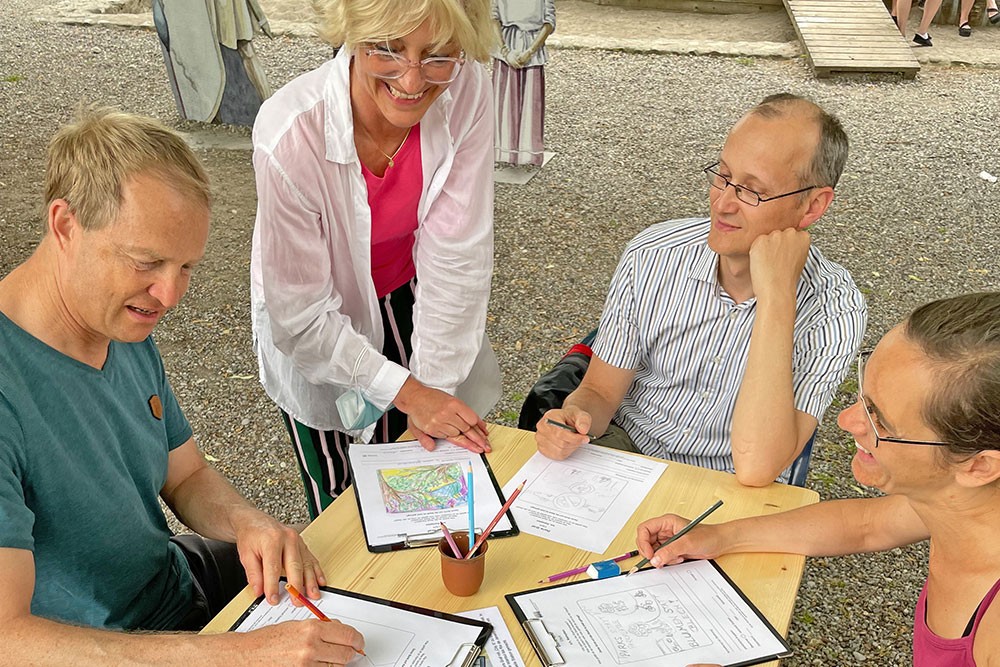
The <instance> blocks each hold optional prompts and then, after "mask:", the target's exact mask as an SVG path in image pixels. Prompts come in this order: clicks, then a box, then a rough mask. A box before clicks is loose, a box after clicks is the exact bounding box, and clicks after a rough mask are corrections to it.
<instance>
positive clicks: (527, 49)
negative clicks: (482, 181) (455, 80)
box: [493, 0, 556, 166]
mask: <svg viewBox="0 0 1000 667" xmlns="http://www.w3.org/2000/svg"><path fill="white" fill-rule="evenodd" d="M493 19H494V20H495V21H496V22H497V24H498V25H499V27H500V39H501V45H500V53H499V54H498V56H497V58H496V60H494V61H493V97H494V102H493V103H494V105H495V109H496V131H495V142H494V145H495V147H496V148H495V156H496V161H497V162H504V163H507V164H515V165H522V164H523V165H537V166H541V164H542V135H543V126H544V118H545V73H544V69H545V63H546V62H547V61H548V54H547V53H546V51H545V40H546V38H548V36H549V35H551V34H552V32H553V31H554V30H555V29H556V4H555V0H493Z"/></svg>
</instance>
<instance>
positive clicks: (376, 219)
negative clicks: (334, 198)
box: [361, 124, 424, 298]
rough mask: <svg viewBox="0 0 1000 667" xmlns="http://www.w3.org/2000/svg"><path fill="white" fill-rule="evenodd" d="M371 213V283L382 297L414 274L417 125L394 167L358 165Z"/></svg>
mask: <svg viewBox="0 0 1000 667" xmlns="http://www.w3.org/2000/svg"><path fill="white" fill-rule="evenodd" d="M361 173H362V174H363V175H364V177H365V184H366V185H367V186H368V207H369V208H370V209H371V213H372V245H371V252H372V282H374V283H375V293H376V294H377V295H378V296H379V298H382V297H383V296H385V295H386V294H389V293H390V292H392V291H393V290H395V289H396V288H398V287H402V286H403V285H405V284H406V283H407V282H409V281H410V279H412V278H413V277H414V276H416V275H417V270H416V267H414V265H413V243H414V236H413V233H414V232H415V231H416V230H417V206H418V205H419V204H420V195H421V193H422V192H423V184H424V172H423V166H422V165H421V157H420V125H419V124H417V125H414V126H413V128H412V129H411V130H410V134H409V135H407V137H406V139H405V140H404V141H403V145H402V146H401V147H400V148H399V150H398V151H397V152H396V155H395V156H394V157H393V166H391V167H389V168H387V169H386V170H385V174H384V175H383V176H381V177H379V176H376V175H375V174H373V173H372V172H371V171H369V170H368V168H367V167H366V166H364V165H363V164H362V165H361Z"/></svg>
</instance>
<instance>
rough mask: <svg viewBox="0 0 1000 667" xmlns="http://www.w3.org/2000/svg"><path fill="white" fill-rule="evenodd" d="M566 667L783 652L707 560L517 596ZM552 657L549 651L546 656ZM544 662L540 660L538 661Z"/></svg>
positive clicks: (750, 657)
mask: <svg viewBox="0 0 1000 667" xmlns="http://www.w3.org/2000/svg"><path fill="white" fill-rule="evenodd" d="M516 600H517V603H518V605H519V606H520V608H521V611H522V612H523V613H524V615H525V617H527V618H529V619H531V618H534V619H538V621H535V622H534V623H533V627H534V628H535V629H536V631H539V632H543V631H544V632H546V633H547V635H544V636H543V637H542V643H543V644H548V646H549V649H548V650H549V651H552V647H553V646H556V645H558V646H557V650H558V653H559V654H561V655H562V658H563V660H565V661H566V664H567V665H573V667H591V666H596V665H625V664H627V665H629V667H654V666H655V667H683V666H684V665H689V664H692V663H718V664H722V665H732V664H738V663H741V662H751V661H755V662H760V661H763V659H765V658H768V659H769V658H773V657H774V656H778V655H783V654H785V653H787V647H786V646H785V645H784V644H783V643H782V640H781V638H780V637H779V636H778V635H777V634H776V633H775V632H774V630H773V629H772V628H771V627H770V626H769V625H768V624H767V623H766V622H764V621H763V620H761V618H760V617H759V616H758V614H757V612H756V609H755V608H754V607H752V606H751V605H750V604H748V603H747V601H746V600H745V599H744V598H743V596H742V595H741V594H740V592H739V591H738V590H737V589H736V588H734V587H733V585H732V584H730V583H729V581H727V580H726V578H725V577H723V576H722V575H721V574H720V573H719V572H718V570H716V569H715V566H714V565H713V564H712V563H711V562H709V561H691V562H688V563H682V564H680V565H672V566H670V567H665V568H662V569H659V570H655V569H651V570H642V571H640V572H637V573H636V574H634V575H631V576H625V575H621V576H618V577H613V578H611V579H599V580H596V581H588V582H586V583H584V584H582V585H571V586H563V587H554V588H548V589H542V590H540V591H535V592H532V593H525V594H524V595H518V596H517V597H516ZM551 657H553V656H550V658H551ZM544 662H545V661H544V660H543V663H544Z"/></svg>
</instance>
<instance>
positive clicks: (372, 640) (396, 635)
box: [327, 612, 416, 667]
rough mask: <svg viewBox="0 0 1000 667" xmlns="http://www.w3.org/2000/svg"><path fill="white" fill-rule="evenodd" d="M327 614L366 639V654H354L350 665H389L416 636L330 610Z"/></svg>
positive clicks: (375, 666) (394, 662) (386, 666)
mask: <svg viewBox="0 0 1000 667" xmlns="http://www.w3.org/2000/svg"><path fill="white" fill-rule="evenodd" d="M327 615H328V616H330V618H336V619H337V620H338V621H340V622H341V623H344V624H346V625H349V626H351V627H352V628H354V629H355V630H357V631H358V632H360V633H361V634H362V635H364V636H365V637H366V638H367V639H368V641H367V642H366V643H365V653H366V654H367V655H361V654H360V653H359V654H358V655H356V656H354V659H352V660H351V661H350V662H349V663H347V664H348V665H349V666H350V667H391V666H392V665H395V664H397V663H398V662H399V661H400V660H401V659H402V658H403V655H404V653H405V651H406V648H407V647H408V646H409V645H410V643H411V642H412V641H413V639H414V637H415V636H416V635H414V634H413V633H412V632H408V631H406V630H400V629H399V628H393V627H390V626H388V625H381V624H379V623H372V622H371V621H364V620H361V619H357V618H350V617H349V616H341V615H334V614H332V613H330V612H327Z"/></svg>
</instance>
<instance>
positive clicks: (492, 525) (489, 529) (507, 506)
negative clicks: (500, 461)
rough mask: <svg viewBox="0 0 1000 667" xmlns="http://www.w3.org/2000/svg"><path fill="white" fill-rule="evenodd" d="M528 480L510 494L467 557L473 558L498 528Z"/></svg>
mask: <svg viewBox="0 0 1000 667" xmlns="http://www.w3.org/2000/svg"><path fill="white" fill-rule="evenodd" d="M527 482H528V480H524V481H523V482H521V483H520V484H518V486H517V488H516V489H514V493H512V494H510V498H508V499H507V502H505V503H504V504H503V507H501V508H500V511H499V512H497V515H496V516H495V517H493V520H492V521H490V525H488V526H486V530H484V531H483V534H482V535H480V536H479V539H478V540H476V543H475V544H473V545H472V548H471V549H469V553H467V554H465V557H466V559H468V558H472V555H473V554H474V553H476V550H477V549H479V546H480V545H481V544H482V543H483V542H485V541H486V538H487V537H489V536H490V533H491V532H493V529H494V528H496V525H497V523H499V522H500V518H501V517H502V516H503V515H504V513H505V512H506V511H507V510H508V509H510V506H511V503H513V502H514V498H517V496H518V494H519V493H521V489H523V488H524V485H525V484H526V483H527Z"/></svg>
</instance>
